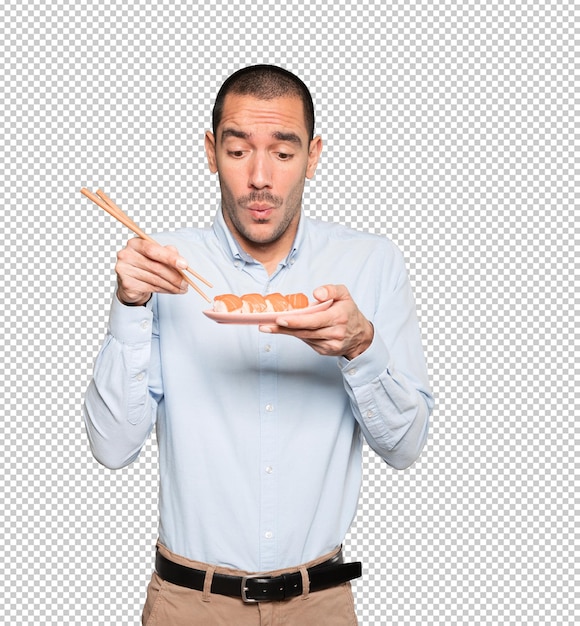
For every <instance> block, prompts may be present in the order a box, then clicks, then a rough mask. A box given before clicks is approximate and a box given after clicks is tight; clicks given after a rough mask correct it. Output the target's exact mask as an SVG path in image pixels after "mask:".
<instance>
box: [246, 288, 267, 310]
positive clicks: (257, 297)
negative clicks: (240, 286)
mask: <svg viewBox="0 0 580 626" xmlns="http://www.w3.org/2000/svg"><path fill="white" fill-rule="evenodd" d="M242 302H243V305H242V312H243V313H264V311H266V309H267V307H268V305H267V303H266V300H265V298H264V296H263V295H261V294H259V293H247V294H246V295H244V296H242Z"/></svg>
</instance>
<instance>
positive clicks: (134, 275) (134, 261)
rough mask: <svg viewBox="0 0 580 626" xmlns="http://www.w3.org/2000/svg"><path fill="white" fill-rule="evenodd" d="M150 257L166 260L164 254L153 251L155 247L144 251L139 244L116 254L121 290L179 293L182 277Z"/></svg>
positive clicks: (163, 263) (129, 246) (172, 268)
mask: <svg viewBox="0 0 580 626" xmlns="http://www.w3.org/2000/svg"><path fill="white" fill-rule="evenodd" d="M145 243H148V242H145ZM171 254H172V255H175V253H174V252H172V253H171ZM152 257H158V258H162V259H167V255H166V254H159V253H158V250H155V245H154V246H153V248H149V249H148V250H145V248H144V246H142V245H141V244H130V245H128V246H127V247H126V248H124V249H123V250H121V251H120V252H119V253H118V254H117V266H116V268H115V269H116V272H117V275H118V276H119V280H120V282H121V284H122V286H123V288H124V289H128V290H131V291H138V290H141V291H143V290H144V289H145V287H152V288H154V289H153V290H154V291H168V292H171V293H178V292H180V291H181V289H182V282H183V275H182V274H181V273H180V272H179V271H178V270H177V269H175V268H174V267H173V266H171V265H167V264H166V263H165V262H161V261H157V260H155V259H154V258H152ZM138 283H140V284H138Z"/></svg>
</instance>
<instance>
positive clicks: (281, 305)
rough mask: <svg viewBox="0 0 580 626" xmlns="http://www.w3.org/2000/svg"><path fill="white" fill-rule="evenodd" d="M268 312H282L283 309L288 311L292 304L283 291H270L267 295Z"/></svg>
mask: <svg viewBox="0 0 580 626" xmlns="http://www.w3.org/2000/svg"><path fill="white" fill-rule="evenodd" d="M265 300H266V304H267V311H268V313H280V312H281V311H287V310H288V309H289V308H290V304H289V302H288V300H287V299H286V296H283V295H282V294H281V293H270V294H268V295H267V296H266V297H265Z"/></svg>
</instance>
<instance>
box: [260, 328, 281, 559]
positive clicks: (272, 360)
mask: <svg viewBox="0 0 580 626" xmlns="http://www.w3.org/2000/svg"><path fill="white" fill-rule="evenodd" d="M276 364H277V355H276V340H275V339H274V340H272V338H271V337H268V336H266V335H262V334H261V333H260V339H259V367H260V459H259V463H260V468H261V471H260V543H261V546H260V569H263V570H270V569H275V565H276V541H275V536H276V528H277V499H278V494H277V484H276V483H277V480H276V473H275V471H274V468H275V466H276V450H277V446H278V441H277V430H278V425H277V419H276V412H277V402H278V397H277V378H278V374H277V368H276Z"/></svg>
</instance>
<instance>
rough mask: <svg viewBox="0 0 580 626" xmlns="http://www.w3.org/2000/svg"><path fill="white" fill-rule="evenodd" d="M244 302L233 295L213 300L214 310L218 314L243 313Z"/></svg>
mask: <svg viewBox="0 0 580 626" xmlns="http://www.w3.org/2000/svg"><path fill="white" fill-rule="evenodd" d="M243 304H244V303H243V301H242V299H241V298H240V297H239V296H235V295H234V294H233V293H224V294H222V295H221V296H216V297H215V298H214V299H213V310H214V311H216V312H217V313H241V312H242V307H243Z"/></svg>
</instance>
